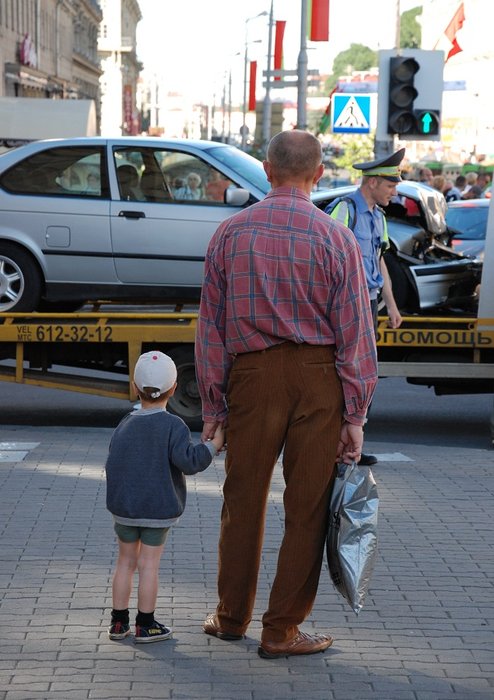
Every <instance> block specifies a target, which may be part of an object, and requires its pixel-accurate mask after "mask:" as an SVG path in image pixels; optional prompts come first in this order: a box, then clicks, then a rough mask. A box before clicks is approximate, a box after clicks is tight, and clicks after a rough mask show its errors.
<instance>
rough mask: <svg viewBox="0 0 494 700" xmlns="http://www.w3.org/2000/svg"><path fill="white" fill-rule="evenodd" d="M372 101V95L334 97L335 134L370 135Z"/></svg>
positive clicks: (339, 95) (333, 120)
mask: <svg viewBox="0 0 494 700" xmlns="http://www.w3.org/2000/svg"><path fill="white" fill-rule="evenodd" d="M370 100H371V96H370V95H348V94H335V95H333V118H332V125H333V133H334V134H368V133H369V132H370Z"/></svg>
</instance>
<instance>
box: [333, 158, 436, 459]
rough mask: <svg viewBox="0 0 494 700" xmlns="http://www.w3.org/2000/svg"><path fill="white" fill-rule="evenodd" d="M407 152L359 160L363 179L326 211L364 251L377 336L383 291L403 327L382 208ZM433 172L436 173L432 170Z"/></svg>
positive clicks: (395, 322) (393, 321)
mask: <svg viewBox="0 0 494 700" xmlns="http://www.w3.org/2000/svg"><path fill="white" fill-rule="evenodd" d="M404 155H405V149H404V148H401V149H400V150H399V151H397V152H396V153H393V154H392V155H391V156H386V157H385V158H381V159H378V160H373V161H369V162H367V163H355V164H354V166H353V167H354V168H356V169H357V170H360V171H361V172H362V182H361V184H360V187H358V189H357V190H355V192H352V193H351V194H350V195H348V196H347V197H344V198H341V199H339V200H335V201H334V202H331V204H329V205H328V206H327V207H326V212H327V213H328V214H330V216H331V217H333V218H334V219H336V220H337V221H341V223H343V224H345V226H348V228H350V229H351V230H352V231H353V233H354V235H355V238H356V240H357V242H358V244H359V246H360V249H361V251H362V255H363V260H364V267H365V275H366V280H367V287H368V290H369V299H370V306H371V310H372V316H373V319H374V330H375V333H376V335H377V315H378V297H379V294H382V298H383V301H384V303H385V304H386V310H387V314H388V318H389V320H388V325H389V326H390V327H391V328H399V327H400V325H401V322H402V318H401V314H400V311H399V309H398V305H397V303H396V300H395V298H394V295H393V287H392V284H391V278H390V276H389V272H388V268H387V266H386V261H385V258H384V255H383V253H384V252H385V250H387V248H389V240H388V231H387V223H386V217H385V214H384V211H383V210H382V208H381V207H385V206H387V205H388V204H389V203H390V202H391V200H392V198H393V197H396V194H397V192H396V184H397V183H398V182H400V180H401V177H400V163H401V161H402V160H403V157H404ZM431 175H432V173H431ZM376 463H377V457H376V456H375V455H371V454H366V453H363V454H362V456H361V459H360V464H361V465H364V466H370V465H372V464H376Z"/></svg>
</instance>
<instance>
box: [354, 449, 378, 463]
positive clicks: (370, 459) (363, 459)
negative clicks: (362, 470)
mask: <svg viewBox="0 0 494 700" xmlns="http://www.w3.org/2000/svg"><path fill="white" fill-rule="evenodd" d="M358 464H359V466H360V467H371V466H372V465H373V464H377V457H375V456H374V455H366V454H364V453H363V452H362V454H361V455H360V460H359V462H358Z"/></svg>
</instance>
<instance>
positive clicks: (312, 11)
mask: <svg viewBox="0 0 494 700" xmlns="http://www.w3.org/2000/svg"><path fill="white" fill-rule="evenodd" d="M309 39H310V40H311V41H328V39H329V0H309Z"/></svg>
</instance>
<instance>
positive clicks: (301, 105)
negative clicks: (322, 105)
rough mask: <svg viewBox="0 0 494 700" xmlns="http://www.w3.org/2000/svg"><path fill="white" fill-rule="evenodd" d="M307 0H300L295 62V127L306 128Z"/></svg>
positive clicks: (303, 129)
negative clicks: (296, 95)
mask: <svg viewBox="0 0 494 700" xmlns="http://www.w3.org/2000/svg"><path fill="white" fill-rule="evenodd" d="M307 65H308V59H307V0H302V17H301V19H300V51H299V54H298V63H297V86H298V97H297V129H302V131H305V130H306V129H307Z"/></svg>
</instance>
